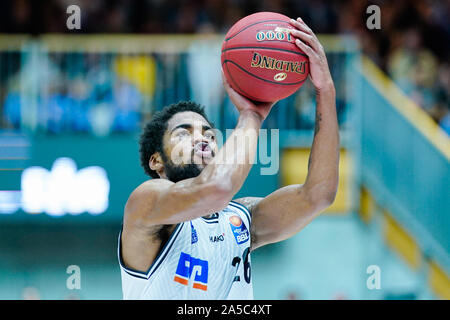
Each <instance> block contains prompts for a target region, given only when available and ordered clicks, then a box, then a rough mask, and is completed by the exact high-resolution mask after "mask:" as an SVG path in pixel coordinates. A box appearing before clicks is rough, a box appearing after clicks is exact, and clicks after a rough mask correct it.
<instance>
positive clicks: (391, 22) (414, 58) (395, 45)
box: [0, 0, 450, 134]
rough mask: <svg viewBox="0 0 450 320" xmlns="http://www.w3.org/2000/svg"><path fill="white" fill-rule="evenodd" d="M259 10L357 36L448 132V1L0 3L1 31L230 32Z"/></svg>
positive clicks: (64, 0)
mask: <svg viewBox="0 0 450 320" xmlns="http://www.w3.org/2000/svg"><path fill="white" fill-rule="evenodd" d="M72 4H77V5H78V6H79V7H80V8H81V29H80V30H76V31H70V30H68V29H67V27H66V19H67V17H68V14H67V13H66V9H67V7H68V6H69V5H72ZM373 4H375V5H378V6H379V7H380V9H381V11H380V13H381V28H380V29H374V30H370V29H368V27H367V25H366V22H367V19H368V17H369V16H370V13H367V12H366V10H367V7H368V6H369V5H373ZM257 11H274V12H279V13H282V14H285V15H288V16H290V17H297V16H301V17H302V18H303V20H304V21H305V22H306V23H307V24H308V25H309V26H310V27H311V28H312V30H314V31H315V32H316V33H318V34H319V33H326V34H356V36H357V37H358V38H359V39H360V43H361V47H362V50H363V52H364V53H365V54H366V55H368V56H369V57H370V58H371V59H372V60H373V61H375V62H376V64H377V65H378V66H380V67H381V68H382V69H383V70H384V71H385V72H387V73H388V74H389V75H390V76H391V78H392V79H393V80H394V81H395V82H396V83H397V84H398V85H399V86H400V87H401V88H402V90H403V91H404V92H405V93H406V94H407V95H408V96H409V97H411V98H412V99H413V100H414V101H415V102H416V103H417V104H418V105H420V106H421V107H422V108H423V109H424V110H425V111H426V112H427V113H428V114H430V116H431V117H432V118H433V119H434V120H435V121H436V122H438V123H439V124H440V125H441V126H442V128H443V129H444V130H445V131H446V132H447V133H449V134H450V41H449V39H450V20H449V16H450V2H449V1H445V0H396V1H388V0H378V1H377V0H372V1H367V0H353V1H350V0H330V1H328V0H327V1H325V0H108V1H106V0H97V1H90V0H48V1H45V2H40V1H31V0H14V1H2V2H1V3H0V33H2V32H6V33H33V34H39V33H74V32H75V33H143V34H151V33H198V32H202V30H205V29H208V30H212V31H214V32H218V33H225V32H226V31H227V30H228V29H229V28H230V27H231V26H232V25H233V24H234V23H235V22H236V21H237V20H239V19H240V18H242V17H244V16H246V15H248V14H251V13H253V12H257ZM130 90H132V89H130ZM127 94H128V93H127ZM13 99H17V97H16V98H14V97H13V98H10V100H8V103H11V101H13ZM67 103H69V102H67ZM131 127H132V126H131Z"/></svg>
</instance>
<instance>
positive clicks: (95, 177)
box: [21, 158, 109, 216]
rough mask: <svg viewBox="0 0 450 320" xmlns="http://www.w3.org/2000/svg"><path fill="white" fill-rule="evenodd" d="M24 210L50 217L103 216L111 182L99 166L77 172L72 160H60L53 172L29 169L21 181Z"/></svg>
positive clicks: (25, 171)
mask: <svg viewBox="0 0 450 320" xmlns="http://www.w3.org/2000/svg"><path fill="white" fill-rule="evenodd" d="M21 189H22V193H21V194H22V198H21V205H22V210H23V211H25V212H28V213H40V212H46V213H47V214H48V215H50V216H63V215H65V214H67V213H68V214H72V215H77V214H80V213H82V212H88V213H90V214H92V215H98V214H101V213H103V212H104V211H105V210H106V209H107V208H108V197H109V180H108V177H107V174H106V171H105V170H104V169H103V168H101V167H98V166H92V167H86V168H83V169H80V170H78V171H77V167H76V164H75V162H74V161H73V160H72V159H70V158H58V159H56V161H55V162H54V163H53V166H52V168H51V170H50V171H48V170H47V169H45V168H42V167H30V168H27V169H25V170H24V171H23V173H22V180H21Z"/></svg>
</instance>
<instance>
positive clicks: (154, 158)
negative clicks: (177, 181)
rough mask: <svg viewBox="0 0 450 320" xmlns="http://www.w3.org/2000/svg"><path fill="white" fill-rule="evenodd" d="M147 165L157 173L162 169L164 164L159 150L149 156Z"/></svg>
mask: <svg viewBox="0 0 450 320" xmlns="http://www.w3.org/2000/svg"><path fill="white" fill-rule="evenodd" d="M148 166H149V167H150V169H152V170H153V171H156V172H157V173H158V174H159V173H160V172H162V171H163V170H164V164H163V161H162V158H161V155H160V154H159V152H155V153H154V154H152V155H151V156H150V159H149V161H148Z"/></svg>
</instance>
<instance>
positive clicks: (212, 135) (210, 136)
mask: <svg viewBox="0 0 450 320" xmlns="http://www.w3.org/2000/svg"><path fill="white" fill-rule="evenodd" d="M205 137H206V139H210V140H214V139H215V138H216V137H215V136H214V133H211V132H206V133H205Z"/></svg>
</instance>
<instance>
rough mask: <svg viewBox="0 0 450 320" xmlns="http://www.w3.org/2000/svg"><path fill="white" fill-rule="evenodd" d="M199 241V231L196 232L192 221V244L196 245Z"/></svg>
mask: <svg viewBox="0 0 450 320" xmlns="http://www.w3.org/2000/svg"><path fill="white" fill-rule="evenodd" d="M197 241H198V236H197V230H195V228H194V225H193V224H192V221H191V244H194V243H196V242H197Z"/></svg>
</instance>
